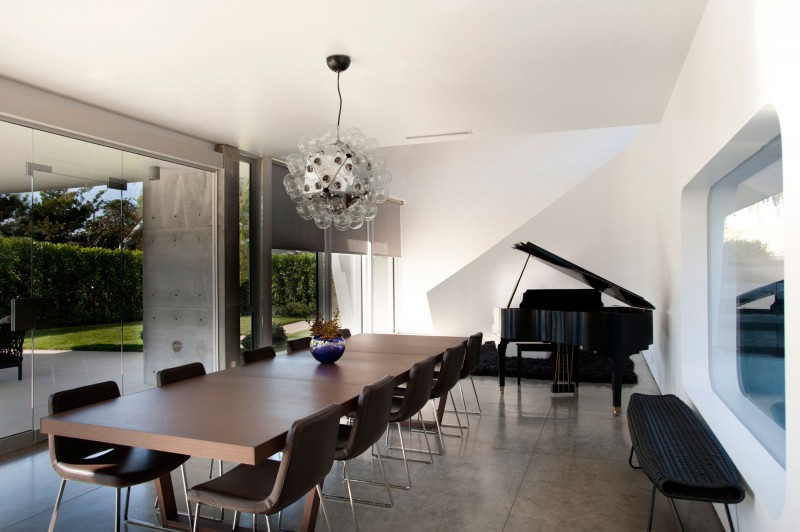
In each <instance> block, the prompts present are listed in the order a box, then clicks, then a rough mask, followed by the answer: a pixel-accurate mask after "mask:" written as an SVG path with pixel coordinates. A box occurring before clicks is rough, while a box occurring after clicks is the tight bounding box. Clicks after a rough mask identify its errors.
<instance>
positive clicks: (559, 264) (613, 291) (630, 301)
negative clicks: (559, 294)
mask: <svg viewBox="0 0 800 532" xmlns="http://www.w3.org/2000/svg"><path fill="white" fill-rule="evenodd" d="M514 248H515V249H518V250H520V251H524V252H525V253H527V254H529V255H531V256H534V257H536V258H537V259H539V260H541V261H543V262H546V263H547V264H548V265H549V266H551V267H553V268H555V269H556V270H558V271H560V272H561V273H563V274H564V275H567V276H569V277H572V278H573V279H575V280H577V281H580V282H582V283H583V284H585V285H587V286H589V287H591V288H594V289H595V290H599V291H600V292H602V293H604V294H607V295H609V296H611V297H613V298H614V299H616V300H618V301H621V302H622V303H625V304H627V305H630V306H631V307H636V308H642V309H649V310H654V309H655V307H654V306H653V305H651V304H650V303H649V302H648V301H647V300H646V299H644V298H643V297H640V296H637V295H636V294H634V293H633V292H631V291H629V290H625V289H624V288H622V287H621V286H619V285H617V284H614V283H612V282H611V281H607V280H606V279H603V278H602V277H600V276H599V275H595V274H593V273H592V272H590V271H589V270H584V269H583V268H581V267H580V266H578V265H577V264H573V263H571V262H570V261H568V260H565V259H562V258H561V257H559V256H558V255H554V254H553V253H550V252H549V251H547V250H546V249H543V248H540V247H539V246H537V245H535V244H531V243H530V242H520V243H519V244H515V245H514Z"/></svg>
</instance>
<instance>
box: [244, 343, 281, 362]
mask: <svg viewBox="0 0 800 532" xmlns="http://www.w3.org/2000/svg"><path fill="white" fill-rule="evenodd" d="M274 356H275V349H274V348H273V347H272V346H271V345H267V346H264V347H259V348H258V349H250V350H249V351H243V352H242V365H243V366H246V365H248V364H252V363H253V362H258V361H259V360H267V359H268V358H272V357H274Z"/></svg>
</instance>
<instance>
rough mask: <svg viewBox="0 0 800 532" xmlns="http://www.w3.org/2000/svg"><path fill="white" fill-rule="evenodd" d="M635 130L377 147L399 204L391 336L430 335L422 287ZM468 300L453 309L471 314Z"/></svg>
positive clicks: (570, 183) (567, 185)
mask: <svg viewBox="0 0 800 532" xmlns="http://www.w3.org/2000/svg"><path fill="white" fill-rule="evenodd" d="M635 132H636V128H635V127H621V128H609V129H596V130H587V131H574V132H566V133H553V134H547V135H525V136H517V137H506V138H503V139H492V140H467V141H460V142H449V143H438V144H422V145H416V146H405V147H394V148H386V149H383V150H382V153H383V155H385V156H386V157H387V159H388V160H389V169H390V170H391V172H392V174H393V175H394V181H393V183H392V185H391V190H392V194H393V195H396V196H398V197H400V198H402V199H403V200H404V204H403V209H402V217H403V247H402V255H403V260H402V262H401V270H400V275H399V281H398V283H399V284H398V309H397V328H398V331H400V332H432V331H433V324H432V322H431V316H430V313H429V310H428V300H427V297H428V296H427V293H428V291H429V290H431V289H432V288H433V287H435V286H436V285H438V284H439V283H441V282H443V281H445V280H446V279H448V278H450V277H451V276H452V275H453V274H454V273H455V272H457V271H458V270H460V269H461V268H463V267H464V266H465V265H467V264H469V263H470V262H471V261H473V260H474V259H475V258H477V257H479V256H480V255H481V254H482V253H484V252H485V251H486V250H487V249H488V248H490V247H491V246H492V245H494V244H495V243H497V242H498V241H499V240H501V239H502V238H503V237H505V236H506V235H508V234H509V233H510V232H511V231H513V230H514V229H516V228H517V227H519V226H520V225H522V224H523V223H525V222H526V221H528V220H529V219H530V218H531V216H533V215H534V214H535V213H536V212H538V211H540V210H541V209H543V208H544V207H546V206H547V205H549V204H551V203H552V202H553V201H555V200H556V199H557V198H558V197H559V196H561V195H562V194H564V193H565V192H567V191H568V190H570V189H571V188H572V187H574V186H575V185H576V184H578V183H579V182H580V181H581V180H583V179H585V178H586V177H588V176H589V175H591V174H592V173H593V172H594V171H595V170H596V169H597V168H599V167H600V166H602V165H603V164H605V163H606V162H608V160H609V159H611V158H612V157H614V156H615V155H616V154H617V153H619V151H620V150H621V149H622V148H623V147H624V146H625V145H626V144H627V143H628V142H629V141H630V139H631V138H632V137H633V135H634V134H635ZM520 266H521V264H520ZM506 281H508V280H506ZM473 288H475V289H476V290H483V289H484V286H483V285H476V286H474V287H473ZM510 289H511V287H510V286H509V293H510ZM463 296H464V297H465V298H468V297H472V296H469V295H468V294H463ZM471 301H472V300H471V299H470V300H468V301H465V302H464V303H465V307H462V308H461V309H460V310H462V311H466V312H470V311H471V310H470V309H472V310H474V311H476V312H479V311H478V305H473V304H472V303H471ZM482 310H483V311H484V312H486V309H482ZM489 310H491V307H490V308H489Z"/></svg>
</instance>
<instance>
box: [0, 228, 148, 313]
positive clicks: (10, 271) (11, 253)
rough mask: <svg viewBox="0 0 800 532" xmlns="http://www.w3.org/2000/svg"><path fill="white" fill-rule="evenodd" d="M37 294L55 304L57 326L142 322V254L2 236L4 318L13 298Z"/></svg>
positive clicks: (0, 280)
mask: <svg viewBox="0 0 800 532" xmlns="http://www.w3.org/2000/svg"><path fill="white" fill-rule="evenodd" d="M31 265H32V266H33V278H31ZM31 295H33V296H35V297H50V298H53V299H54V300H55V310H56V313H55V314H56V315H55V319H54V325H55V326H57V327H65V326H70V325H88V324H100V323H113V322H119V321H120V320H122V321H125V322H128V321H139V320H141V319H142V252H141V251H121V250H114V249H102V248H84V247H80V246H76V245H73V244H50V243H47V242H34V243H33V249H31V241H30V240H29V239H26V238H13V237H12V238H4V237H0V302H2V303H1V304H2V306H3V308H4V309H5V310H3V312H4V315H5V314H7V313H8V312H9V310H10V300H11V298H14V297H31Z"/></svg>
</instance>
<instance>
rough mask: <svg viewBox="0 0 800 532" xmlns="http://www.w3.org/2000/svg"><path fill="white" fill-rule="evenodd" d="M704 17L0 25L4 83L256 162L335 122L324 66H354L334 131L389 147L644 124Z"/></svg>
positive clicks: (324, 8) (439, 1)
mask: <svg viewBox="0 0 800 532" xmlns="http://www.w3.org/2000/svg"><path fill="white" fill-rule="evenodd" d="M705 4H706V1H705V0H602V1H600V0H506V1H503V0H495V1H493V2H489V1H477V0H475V1H469V0H427V1H423V0H405V1H403V2H378V1H376V0H340V1H338V2H331V1H326V0H310V1H292V2H290V1H284V2H272V1H264V0H239V1H230V0H228V1H223V0H139V1H136V2H131V1H130V0H124V1H120V0H104V1H102V2H100V1H97V0H70V1H69V2H65V1H58V0H52V1H43V0H27V1H25V2H13V4H10V6H6V7H4V9H3V16H2V17H1V18H0V49H2V50H3V53H2V54H0V75H2V76H5V77H7V78H10V79H13V80H17V81H20V82H23V83H27V84H30V85H33V86H36V87H40V88H43V89H46V90H48V91H51V92H54V93H58V94H61V95H65V96H68V97H72V98H75V99H77V100H81V101H84V102H87V103H90V104H92V105H96V106H98V107H101V108H105V109H109V110H112V111H116V112H119V113H122V114H125V115H128V116H131V117H133V118H137V119H140V120H143V121H146V122H150V123H153V124H156V125H159V126H162V127H166V128H169V129H173V130H176V131H179V132H182V133H186V134H189V135H192V136H195V137H198V138H202V139H205V140H209V141H212V142H217V143H226V144H231V145H234V146H239V147H240V148H241V149H243V150H245V151H247V152H250V153H252V154H255V155H284V154H287V153H289V152H291V151H294V145H295V143H296V141H297V138H298V137H300V136H301V135H304V134H308V133H312V132H314V131H316V130H317V129H320V128H322V127H323V126H325V125H328V124H331V123H335V122H336V114H337V111H338V96H337V94H336V75H335V74H334V73H332V72H331V71H330V70H328V68H327V67H326V65H325V57H326V56H327V55H329V54H332V53H346V54H349V55H351V56H352V59H353V63H352V65H351V67H350V70H348V71H347V72H345V73H343V74H342V78H341V85H342V94H343V97H344V109H343V112H342V125H343V126H346V127H347V126H352V125H356V126H358V127H359V128H361V130H362V131H364V132H365V134H367V136H372V137H375V138H377V139H379V140H380V142H381V145H384V146H393V145H404V144H411V143H413V142H420V141H413V142H412V141H408V140H406V139H405V137H407V136H414V135H425V134H437V133H448V132H457V131H465V130H468V131H472V132H473V135H472V136H471V137H469V138H473V139H476V138H491V137H497V136H507V135H520V134H530V133H542V132H552V131H568V130H580V129H590V128H601V127H611V126H623V125H633V124H643V123H651V122H657V121H658V120H659V119H660V118H661V115H662V113H663V110H664V108H665V106H666V104H667V101H668V98H669V96H670V93H671V91H672V88H673V85H674V83H675V80H676V78H677V76H678V73H679V71H680V69H681V66H682V64H683V60H684V57H685V55H686V52H687V50H688V48H689V45H690V43H691V40H692V37H693V36H694V32H695V30H696V28H697V25H698V23H699V20H700V17H701V16H702V13H703V10H704V8H705ZM461 138H463V137H461ZM437 140H442V139H437Z"/></svg>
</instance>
